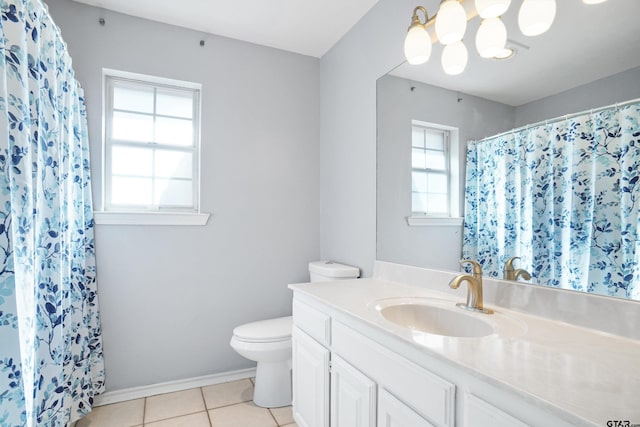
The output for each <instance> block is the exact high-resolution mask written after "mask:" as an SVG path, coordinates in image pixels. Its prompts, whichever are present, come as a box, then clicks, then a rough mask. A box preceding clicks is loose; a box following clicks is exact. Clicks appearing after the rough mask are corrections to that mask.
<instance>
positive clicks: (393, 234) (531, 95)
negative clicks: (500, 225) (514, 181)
mask: <svg viewBox="0 0 640 427" xmlns="http://www.w3.org/2000/svg"><path fill="white" fill-rule="evenodd" d="M469 3H471V4H472V3H473V2H465V7H468V4H469ZM520 3H521V2H520V1H514V2H512V5H511V8H510V10H509V11H508V12H507V13H506V14H505V15H504V16H503V20H504V22H505V25H506V27H507V31H508V34H509V36H508V37H509V42H508V45H509V46H512V47H514V48H515V49H516V50H517V54H516V55H515V56H514V57H512V58H511V59H509V60H505V61H497V60H487V59H481V58H479V56H478V54H477V53H476V52H475V46H474V45H473V36H474V35H475V32H476V31H477V27H478V26H479V19H477V18H476V19H473V20H471V21H469V24H468V27H467V35H466V38H465V41H466V44H467V49H468V50H469V63H468V65H467V68H466V70H465V71H464V72H463V73H462V74H461V75H458V76H448V75H446V74H445V73H444V72H443V71H442V68H441V66H440V54H441V51H442V46H441V45H439V44H434V49H433V51H432V54H431V58H430V60H429V62H427V63H426V64H424V65H420V66H410V65H407V64H402V65H400V66H399V67H397V68H396V69H394V70H392V71H391V72H390V73H388V74H387V75H385V76H382V77H381V78H380V79H378V82H377V133H378V137H377V187H376V188H377V230H376V231H377V259H379V260H382V261H389V262H396V263H401V264H408V265H416V266H422V267H429V268H435V269H441V270H454V271H458V270H459V269H460V267H459V265H458V260H459V259H460V256H461V250H462V226H461V224H460V222H459V221H458V222H456V221H449V222H440V223H436V224H432V225H426V226H409V225H408V222H407V217H409V216H410V215H411V121H412V120H418V121H420V122H425V123H436V124H440V125H445V126H449V127H452V128H457V129H458V135H457V136H458V149H459V152H460V155H459V158H458V161H457V164H456V165H454V167H458V168H459V171H460V176H461V179H460V182H459V197H458V199H459V200H458V202H459V204H460V205H461V206H463V200H464V189H463V185H464V170H465V158H464V157H465V147H466V142H467V141H469V140H480V139H483V138H485V137H489V136H493V135H496V134H499V133H501V132H505V131H509V130H511V129H513V128H517V127H520V126H523V125H526V124H530V123H536V122H540V121H544V120H547V119H553V118H556V117H560V116H563V115H566V114H572V113H576V112H580V111H585V110H589V109H591V108H597V107H602V106H607V105H612V104H614V103H617V102H623V101H627V100H630V99H636V98H640V56H638V55H637V52H635V51H636V50H637V46H639V45H640V26H639V25H638V24H637V22H636V21H635V18H634V17H635V16H639V15H638V14H640V2H632V1H627V2H613V1H608V2H606V3H603V4H599V5H586V4H583V3H582V2H580V1H558V2H557V4H558V9H557V14H556V19H555V22H554V24H553V26H552V27H551V29H550V30H549V32H548V33H545V34H543V35H541V36H538V37H535V38H528V37H525V36H523V35H522V34H521V33H520V32H519V30H518V27H517V12H518V7H519V6H520ZM422 4H423V5H424V6H425V7H426V8H427V10H429V12H430V14H431V13H435V11H436V10H437V5H438V2H429V1H424V2H422ZM410 14H411V10H407V20H408V19H409V18H410ZM594 25H595V27H594ZM596 27H597V28H596ZM596 30H597V31H596ZM399 49H401V47H399ZM515 265H516V268H517V266H518V265H517V262H516V263H515Z"/></svg>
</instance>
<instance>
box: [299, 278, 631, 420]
mask: <svg viewBox="0 0 640 427" xmlns="http://www.w3.org/2000/svg"><path fill="white" fill-rule="evenodd" d="M289 287H290V288H291V289H292V290H293V291H294V292H295V293H296V295H298V293H299V294H300V295H305V296H308V297H311V298H313V299H314V300H317V301H319V302H321V303H322V304H324V305H327V306H329V307H331V308H333V309H335V310H337V311H338V312H341V313H343V314H345V315H347V316H348V317H353V318H355V319H359V320H360V321H362V322H365V323H367V324H368V325H370V326H373V327H375V328H377V329H379V330H381V331H382V332H384V333H386V334H387V335H388V336H390V337H393V338H394V339H395V338H397V339H400V340H402V341H404V342H406V343H409V344H410V345H411V346H413V347H415V348H418V349H420V350H421V351H424V352H427V353H428V354H430V355H432V356H435V357H438V358H440V359H442V360H444V361H446V362H449V363H452V364H453V366H455V367H459V368H462V369H464V370H465V371H467V372H468V373H471V374H472V375H475V376H477V377H480V378H482V379H483V380H486V381H489V382H490V383H492V384H494V385H497V386H500V387H502V388H504V389H506V390H507V391H510V392H516V393H517V394H519V395H520V396H522V397H524V398H525V399H527V400H529V401H536V403H537V404H538V405H542V406H545V407H546V408H547V409H548V410H551V411H553V412H557V413H560V414H564V415H568V417H563V418H565V419H567V418H568V419H570V420H571V419H572V420H574V421H575V422H576V423H577V424H585V425H588V424H592V425H597V426H606V425H607V421H609V420H628V421H629V422H630V424H634V423H638V424H640V403H639V402H640V341H638V340H633V339H629V338H624V337H619V336H616V335H611V334H607V333H604V332H599V331H595V330H591V329H586V328H582V327H578V326H574V325H570V324H567V323H562V322H558V321H552V320H548V319H545V318H542V317H537V316H532V315H528V314H523V313H520V312H515V311H511V310H508V309H504V308H501V307H493V306H491V305H486V304H485V306H487V307H489V308H492V309H494V310H495V314H494V315H486V314H480V313H478V314H471V315H473V316H479V317H480V318H481V319H482V320H484V321H487V322H489V323H492V324H493V325H494V326H495V327H496V331H497V332H496V333H494V334H492V335H489V336H486V337H481V338H455V337H446V336H440V335H432V334H425V333H417V334H416V333H415V331H411V330H409V329H407V328H404V327H401V326H398V325H396V324H394V323H392V322H389V321H388V320H386V319H384V318H383V317H382V316H381V315H380V313H379V312H378V310H376V307H375V306H376V304H377V303H378V302H380V300H384V299H388V298H429V299H432V301H433V302H434V304H436V305H441V306H446V305H450V306H451V307H455V303H457V302H464V300H465V297H466V289H465V290H463V289H460V297H459V298H454V297H452V296H451V295H449V294H446V293H441V292H437V291H434V290H431V289H426V288H422V287H417V286H412V285H405V284H401V283H396V282H388V281H383V280H378V279H357V280H342V281H336V282H319V283H307V284H294V285H289ZM382 344H384V343H382ZM558 410H559V411H560V412H558Z"/></svg>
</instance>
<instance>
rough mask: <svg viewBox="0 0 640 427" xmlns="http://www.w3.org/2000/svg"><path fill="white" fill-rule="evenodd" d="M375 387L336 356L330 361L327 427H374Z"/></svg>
mask: <svg viewBox="0 0 640 427" xmlns="http://www.w3.org/2000/svg"><path fill="white" fill-rule="evenodd" d="M375 425H376V384H375V383H374V382H373V381H371V380H370V379H369V378H367V377H366V376H364V374H362V373H361V372H360V371H358V370H357V369H356V368H354V367H353V366H351V365H349V364H348V363H347V362H346V361H344V360H343V359H341V358H340V357H339V356H336V355H333V356H332V361H331V427H375Z"/></svg>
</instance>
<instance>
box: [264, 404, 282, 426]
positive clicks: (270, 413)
mask: <svg viewBox="0 0 640 427" xmlns="http://www.w3.org/2000/svg"><path fill="white" fill-rule="evenodd" d="M267 411H269V415H271V418H273V421H275V422H276V425H277V426H279V425H280V423H279V422H278V420H277V419H276V416H275V415H273V412H271V408H267Z"/></svg>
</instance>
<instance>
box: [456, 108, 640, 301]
mask: <svg viewBox="0 0 640 427" xmlns="http://www.w3.org/2000/svg"><path fill="white" fill-rule="evenodd" d="M639 121H640V103H633V104H630V105H626V106H624V107H612V108H608V109H605V110H602V111H599V112H597V113H587V114H582V115H579V116H577V117H573V118H571V119H566V120H561V121H559V122H556V123H549V124H544V125H540V126H536V127H531V128H527V129H523V130H520V131H517V132H512V133H508V134H505V135H499V136H497V137H493V138H489V139H486V140H483V141H479V142H472V143H470V144H469V146H468V149H467V176H466V189H465V221H464V238H463V257H464V258H471V259H476V260H478V261H479V262H480V263H481V264H482V266H483V269H484V271H485V272H487V273H488V274H490V275H492V276H494V277H502V272H503V268H504V264H505V262H506V260H507V259H508V258H510V257H512V256H520V257H521V260H520V261H516V267H520V268H524V269H526V270H528V271H529V272H530V273H531V275H532V276H533V282H534V283H544V284H548V285H551V286H554V287H558V288H564V289H574V290H580V291H585V292H592V293H597V294H603V295H610V296H619V297H625V298H632V299H636V300H637V299H640V283H638V281H639V280H640V266H639V261H640V239H639V236H638V228H639V219H640V182H638V179H639V178H640V124H639ZM518 263H519V264H518Z"/></svg>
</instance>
